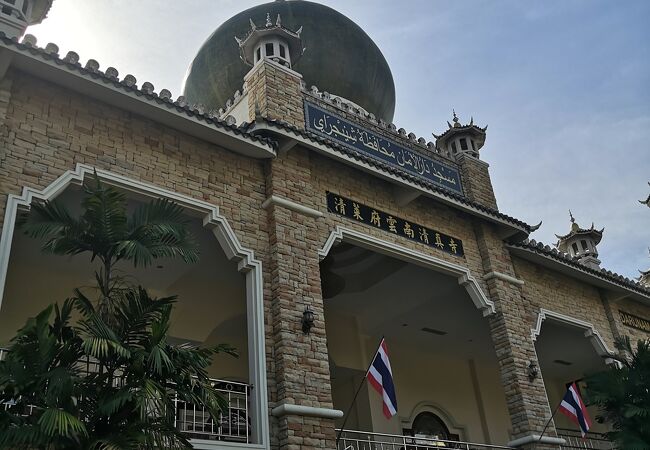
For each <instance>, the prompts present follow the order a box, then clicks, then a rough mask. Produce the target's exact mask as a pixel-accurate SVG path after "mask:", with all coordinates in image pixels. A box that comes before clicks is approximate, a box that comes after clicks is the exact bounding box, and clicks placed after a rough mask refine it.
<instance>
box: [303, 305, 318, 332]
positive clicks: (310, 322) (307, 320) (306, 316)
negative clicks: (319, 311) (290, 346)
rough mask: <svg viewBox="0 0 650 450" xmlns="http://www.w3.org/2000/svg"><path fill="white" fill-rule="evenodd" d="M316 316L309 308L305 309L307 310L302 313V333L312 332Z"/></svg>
mask: <svg viewBox="0 0 650 450" xmlns="http://www.w3.org/2000/svg"><path fill="white" fill-rule="evenodd" d="M315 318H316V316H315V315H314V311H312V310H311V308H310V307H309V306H307V307H306V308H305V310H304V311H303V313H302V332H303V333H305V334H309V332H310V331H311V329H312V327H313V326H314V320H315Z"/></svg>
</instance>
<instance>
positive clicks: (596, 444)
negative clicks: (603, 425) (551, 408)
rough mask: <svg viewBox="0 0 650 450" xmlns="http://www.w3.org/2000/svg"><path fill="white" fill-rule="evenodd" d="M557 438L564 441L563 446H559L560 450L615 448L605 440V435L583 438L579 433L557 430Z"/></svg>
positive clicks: (590, 435)
mask: <svg viewBox="0 0 650 450" xmlns="http://www.w3.org/2000/svg"><path fill="white" fill-rule="evenodd" d="M557 436H558V437H561V438H562V439H564V440H565V441H566V443H565V444H563V445H561V446H560V448H561V449H565V448H566V449H573V448H592V449H597V450H614V449H615V448H616V446H615V445H614V443H613V442H612V441H609V440H607V439H606V438H605V435H603V434H600V433H587V435H586V436H585V437H584V438H583V437H582V435H581V434H580V432H579V431H575V430H567V429H565V428H558V429H557Z"/></svg>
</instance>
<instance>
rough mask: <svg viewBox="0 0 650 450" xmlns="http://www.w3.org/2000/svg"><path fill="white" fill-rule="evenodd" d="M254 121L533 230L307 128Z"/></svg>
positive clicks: (278, 121)
mask: <svg viewBox="0 0 650 450" xmlns="http://www.w3.org/2000/svg"><path fill="white" fill-rule="evenodd" d="M256 121H257V122H263V123H267V124H269V125H271V126H273V127H275V128H278V129H282V130H286V131H291V132H293V133H296V134H298V135H300V136H303V137H305V138H307V139H309V140H310V141H312V142H316V143H319V144H323V145H325V146H327V147H329V148H331V149H333V150H335V151H337V152H339V153H343V154H345V155H348V156H351V157H353V158H354V159H356V160H358V161H363V162H365V163H367V164H370V165H372V166H374V167H376V168H379V169H381V170H383V171H386V172H389V173H391V174H394V175H397V176H399V177H401V178H404V179H406V180H408V181H410V182H412V183H414V184H418V185H420V186H422V187H424V188H426V189H429V190H431V191H435V192H436V193H438V194H441V195H443V196H445V197H448V198H450V199H452V200H455V201H457V202H459V203H462V204H465V205H467V206H469V207H471V208H474V209H477V210H479V211H481V212H483V213H484V214H486V215H489V216H492V217H494V218H497V219H499V220H502V221H506V222H509V223H510V224H512V225H514V226H516V227H518V228H521V229H523V230H525V231H526V233H530V232H532V231H534V230H535V229H536V228H535V227H534V226H531V225H528V224H527V223H525V222H522V221H521V220H518V219H515V218H514V217H510V216H508V215H506V214H503V213H501V212H499V211H497V210H495V209H492V208H487V207H485V206H483V205H481V204H478V203H475V202H473V201H471V200H468V199H466V198H465V197H463V196H461V195H458V194H456V193H454V192H451V191H448V190H446V189H443V188H441V187H438V186H436V185H434V184H433V183H427V182H426V181H424V180H422V179H420V178H417V177H414V176H413V175H411V174H409V173H408V172H406V171H404V170H400V169H398V168H395V167H393V166H391V165H389V164H386V163H384V162H382V161H380V160H377V159H374V158H371V157H369V156H366V155H364V154H363V153H361V152H357V151H354V150H352V149H350V148H347V147H344V146H342V145H339V144H337V143H336V142H334V141H331V140H329V139H325V138H323V137H321V136H318V135H316V134H315V133H312V132H310V131H308V130H303V129H300V128H297V127H295V126H293V125H291V124H289V123H287V122H284V121H281V120H273V119H267V118H263V117H258V118H257V119H256ZM254 128H255V122H253V123H251V124H248V126H247V129H249V130H253V129H254Z"/></svg>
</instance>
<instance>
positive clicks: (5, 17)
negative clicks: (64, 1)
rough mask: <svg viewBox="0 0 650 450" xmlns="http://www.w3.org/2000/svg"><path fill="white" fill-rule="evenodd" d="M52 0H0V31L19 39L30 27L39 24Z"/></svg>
mask: <svg viewBox="0 0 650 450" xmlns="http://www.w3.org/2000/svg"><path fill="white" fill-rule="evenodd" d="M53 1H54V0H0V31H1V32H3V33H4V34H5V36H7V37H10V38H14V37H15V38H19V37H20V36H22V35H23V33H24V32H25V30H26V29H27V27H28V26H30V25H35V24H37V23H41V22H42V21H43V19H45V16H46V15H47V12H48V11H49V10H50V7H51V6H52V2H53Z"/></svg>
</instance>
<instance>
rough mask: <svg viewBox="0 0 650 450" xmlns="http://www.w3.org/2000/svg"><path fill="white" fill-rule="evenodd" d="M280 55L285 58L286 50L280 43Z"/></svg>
mask: <svg viewBox="0 0 650 450" xmlns="http://www.w3.org/2000/svg"><path fill="white" fill-rule="evenodd" d="M280 56H281V57H283V58H286V57H287V56H286V50H285V49H284V45H280Z"/></svg>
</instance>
